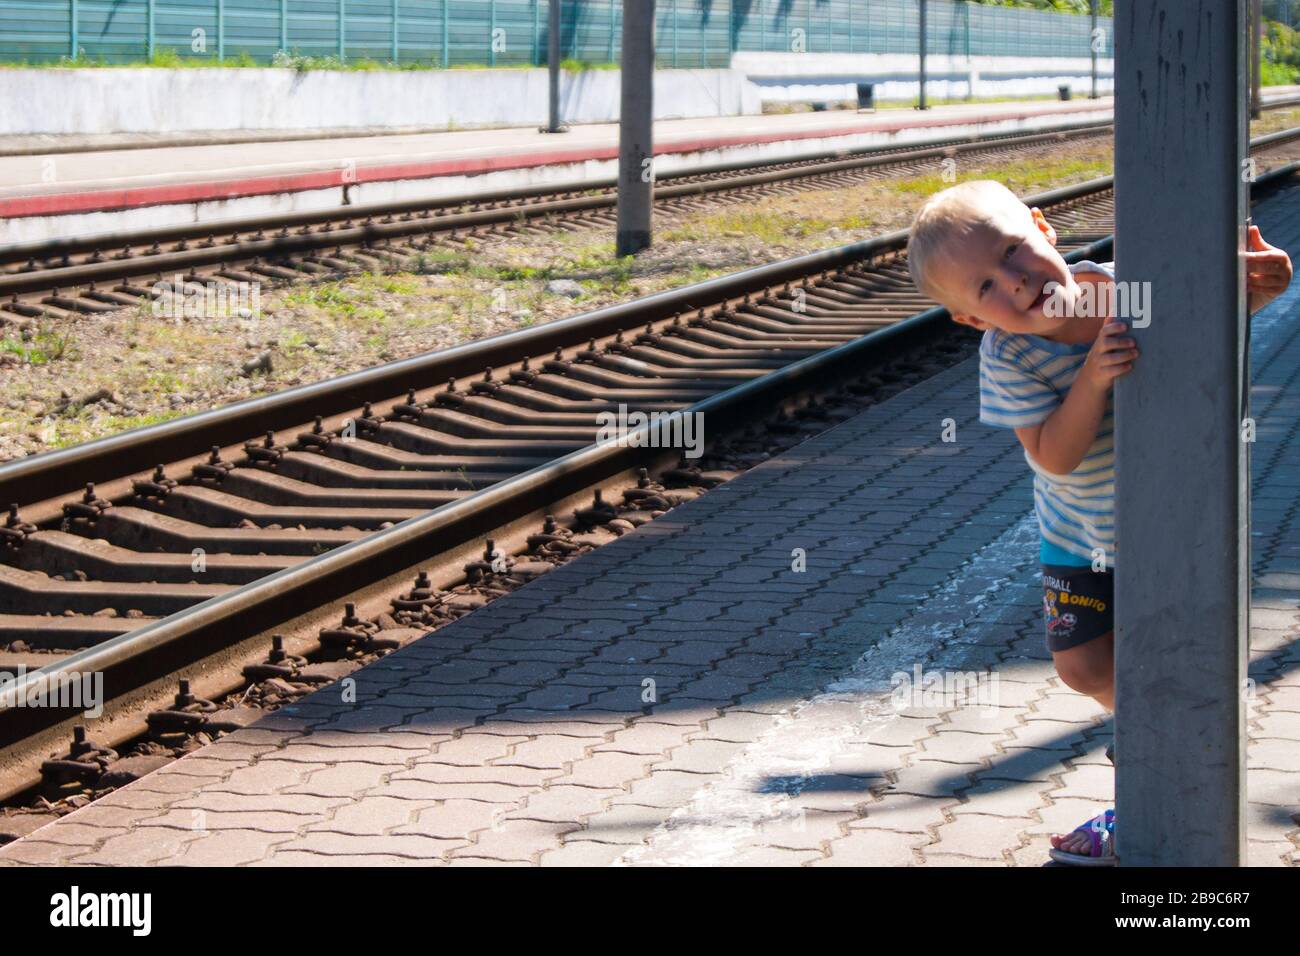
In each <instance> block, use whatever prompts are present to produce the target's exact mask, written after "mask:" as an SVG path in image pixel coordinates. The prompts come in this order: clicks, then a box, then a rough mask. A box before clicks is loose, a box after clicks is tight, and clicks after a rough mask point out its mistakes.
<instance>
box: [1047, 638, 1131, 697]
mask: <svg viewBox="0 0 1300 956" xmlns="http://www.w3.org/2000/svg"><path fill="white" fill-rule="evenodd" d="M1052 660H1053V662H1054V663H1055V664H1056V673H1057V675H1058V676H1059V677H1060V678H1061V680H1062V681H1064V682H1065V685H1066V686H1067V687H1069V688H1071V689H1072V690H1076V691H1078V692H1079V693H1080V694H1087V695H1088V696H1089V697H1091V698H1092V699H1093V700H1095V701H1096V702H1097V703H1099V704H1101V706H1103V707H1105V708H1106V709H1107V710H1114V709H1115V632H1114V631H1109V632H1107V633H1105V634H1103V635H1102V636H1101V637H1098V638H1095V639H1094V640H1091V641H1088V642H1087V643H1084V644H1079V645H1076V646H1075V647H1071V648H1069V649H1068V650H1064V651H1053V652H1052Z"/></svg>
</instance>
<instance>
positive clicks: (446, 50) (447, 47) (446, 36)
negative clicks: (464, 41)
mask: <svg viewBox="0 0 1300 956" xmlns="http://www.w3.org/2000/svg"><path fill="white" fill-rule="evenodd" d="M450 59H451V31H450V30H448V29H447V0H442V68H443V69H444V70H445V69H447V67H448V65H449V64H448V62H447V61H448V60H450Z"/></svg>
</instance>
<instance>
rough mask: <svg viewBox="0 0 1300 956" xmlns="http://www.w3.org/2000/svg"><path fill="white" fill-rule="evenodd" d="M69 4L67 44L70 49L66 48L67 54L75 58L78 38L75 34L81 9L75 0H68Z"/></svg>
mask: <svg viewBox="0 0 1300 956" xmlns="http://www.w3.org/2000/svg"><path fill="white" fill-rule="evenodd" d="M69 4H70V7H69V10H68V46H69V47H70V49H69V50H68V56H70V57H72V58H73V59H74V60H75V59H76V58H77V41H78V40H79V37H78V35H77V21H78V20H80V19H81V10H80V9H79V8H78V5H77V0H69Z"/></svg>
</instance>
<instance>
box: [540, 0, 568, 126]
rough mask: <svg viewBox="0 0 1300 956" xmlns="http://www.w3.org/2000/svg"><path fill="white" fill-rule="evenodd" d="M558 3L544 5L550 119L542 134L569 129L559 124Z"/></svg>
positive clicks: (558, 0)
mask: <svg viewBox="0 0 1300 956" xmlns="http://www.w3.org/2000/svg"><path fill="white" fill-rule="evenodd" d="M560 3H561V0H549V2H548V3H547V5H546V30H547V36H546V66H547V68H548V70H549V77H550V80H549V82H550V118H549V119H548V120H547V122H546V125H545V126H543V127H542V132H543V133H567V132H568V131H569V128H568V127H567V126H565V125H564V124H563V123H561V122H560V12H561V8H560Z"/></svg>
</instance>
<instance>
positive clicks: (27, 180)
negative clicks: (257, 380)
mask: <svg viewBox="0 0 1300 956" xmlns="http://www.w3.org/2000/svg"><path fill="white" fill-rule="evenodd" d="M1111 109H1112V100H1111V98H1110V97H1108V96H1107V97H1099V98H1098V99H1096V100H1089V99H1083V100H1075V101H1071V102H1066V103H1062V102H1057V101H1043V100H1032V101H1023V102H1017V101H1012V102H1004V103H970V104H952V105H945V106H935V107H932V108H931V109H929V110H927V111H925V112H924V113H918V112H917V111H915V110H909V109H883V110H879V111H877V112H874V113H857V112H856V111H852V110H828V111H823V112H806V113H790V114H770V115H757V116H712V117H704V118H694V119H674V120H660V121H658V122H656V123H655V153H656V155H659V156H664V155H667V156H670V157H671V156H673V155H675V154H684V153H692V154H705V155H707V154H711V153H714V152H716V151H718V150H722V151H724V152H723V153H722V154H718V155H715V156H714V157H713V158H711V159H706V160H696V162H697V163H698V162H725V161H727V158H726V153H725V151H727V150H732V149H734V148H736V147H760V146H766V145H771V144H775V145H776V146H777V147H778V149H783V151H781V152H779V155H787V154H797V153H799V152H800V148H799V147H800V144H801V143H805V144H812V145H810V146H807V147H805V151H806V149H812V150H817V149H829V148H837V147H836V145H835V144H836V143H840V144H842V145H844V146H846V147H847V146H852V145H855V144H856V142H857V140H859V139H862V138H863V137H868V138H869V137H871V136H873V135H874V136H875V140H872V142H875V141H876V140H879V141H881V142H882V143H884V144H886V145H888V144H889V143H892V142H894V141H896V140H897V141H906V139H907V136H906V135H905V134H907V133H908V132H909V131H912V138H916V135H915V131H924V133H925V135H926V136H929V137H943V136H946V135H954V136H955V135H960V134H961V133H963V132H966V131H968V130H969V129H972V128H974V127H975V125H976V124H1004V125H1005V126H1006V128H1007V129H1012V128H1020V122H1021V121H1024V123H1025V124H1032V123H1033V122H1034V121H1037V122H1043V121H1044V120H1046V121H1051V122H1061V123H1066V122H1075V121H1078V122H1083V121H1085V120H1087V119H1088V118H1089V117H1090V116H1100V115H1102V114H1105V116H1106V117H1108V116H1109V114H1110V111H1111ZM1007 124H1010V125H1007ZM998 128H999V130H1000V131H1004V130H1002V127H998ZM882 137H883V139H882ZM864 142H865V141H864ZM103 145H107V144H103ZM774 155H778V154H774ZM617 157H618V124H617V123H593V124H584V125H578V126H574V127H573V128H572V129H570V130H569V132H567V133H565V134H562V135H548V134H546V133H542V132H539V131H538V130H537V129H536V128H508V129H478V130H457V131H451V132H424V133H409V134H394V135H384V136H347V137H341V138H337V139H313V140H293V139H286V140H279V141H268V142H256V143H249V142H243V143H234V144H209V145H194V146H163V147H156V148H144V149H141V148H134V149H129V150H112V149H107V148H106V149H101V150H99V151H95V152H65V153H59V152H57V151H56V152H49V153H43V154H35V155H8V156H5V155H2V154H0V216H4V217H8V218H14V217H24V216H50V215H64V214H69V213H89V212H93V211H101V210H112V209H124V208H132V207H138V206H147V205H166V204H176V203H187V204H188V203H196V202H209V201H218V200H226V201H228V200H232V199H237V198H246V197H252V196H258V195H268V194H277V193H286V192H295V191H310V190H320V189H326V188H331V187H337V186H342V185H348V184H351V185H353V186H354V187H356V186H364V185H365V184H367V183H378V182H388V181H397V180H420V179H429V178H437V177H447V176H473V175H482V174H486V173H496V172H502V171H508V170H527V169H529V168H534V167H540V166H552V165H564V166H569V165H573V164H578V165H577V167H576V168H577V169H578V170H581V168H582V167H581V164H583V163H590V162H594V161H612V160H616V159H617ZM740 158H745V157H740ZM670 168H673V167H672V164H671V163H668V164H666V165H663V166H662V167H661V171H666V170H668V169H670ZM569 178H570V179H577V178H580V177H579V176H578V175H570V177H569ZM492 188H511V185H510V184H502V185H500V186H494V187H492Z"/></svg>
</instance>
